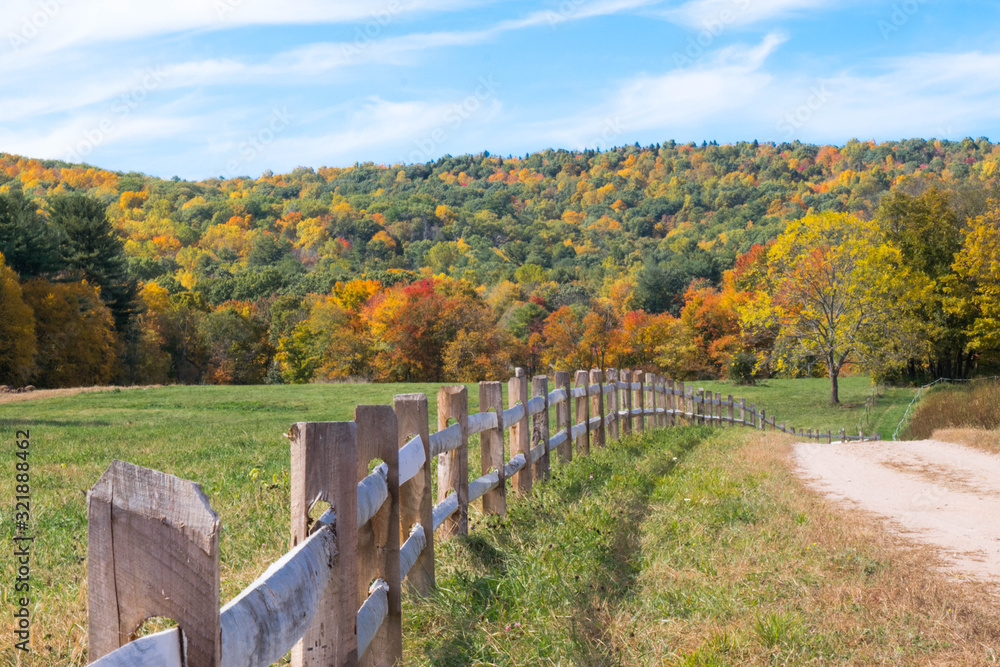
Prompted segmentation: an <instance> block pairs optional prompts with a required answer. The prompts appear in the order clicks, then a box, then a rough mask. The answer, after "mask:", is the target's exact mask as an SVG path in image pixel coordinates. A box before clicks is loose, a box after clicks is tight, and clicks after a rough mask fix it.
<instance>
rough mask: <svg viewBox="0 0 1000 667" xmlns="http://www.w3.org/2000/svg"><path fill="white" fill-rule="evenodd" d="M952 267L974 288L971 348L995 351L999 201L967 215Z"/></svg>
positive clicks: (999, 315) (999, 325)
mask: <svg viewBox="0 0 1000 667" xmlns="http://www.w3.org/2000/svg"><path fill="white" fill-rule="evenodd" d="M954 269H955V273H956V274H958V277H959V279H960V280H962V281H965V282H966V283H967V284H971V285H972V286H973V287H972V289H973V290H974V293H973V294H972V295H971V299H970V300H971V301H972V303H973V306H974V309H975V310H974V314H973V317H974V321H973V322H972V326H971V328H970V331H969V335H970V341H969V345H970V347H971V348H972V349H973V350H975V351H977V352H979V353H983V352H987V351H990V350H996V349H997V347H998V346H1000V201H997V200H995V199H992V200H990V202H989V205H988V207H987V211H986V213H984V214H983V215H979V216H976V217H974V218H969V221H968V226H967V228H966V232H965V239H964V242H963V243H962V249H961V250H960V251H959V253H958V255H957V256H956V257H955V264H954Z"/></svg>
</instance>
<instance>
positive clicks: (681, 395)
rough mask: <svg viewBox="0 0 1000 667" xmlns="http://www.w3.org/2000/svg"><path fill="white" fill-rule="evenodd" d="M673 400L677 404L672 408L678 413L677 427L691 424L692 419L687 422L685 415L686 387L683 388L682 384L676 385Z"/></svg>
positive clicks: (686, 406) (686, 405) (686, 410)
mask: <svg viewBox="0 0 1000 667" xmlns="http://www.w3.org/2000/svg"><path fill="white" fill-rule="evenodd" d="M674 400H676V401H677V404H676V405H675V406H674V407H675V408H676V409H677V411H678V414H677V425H678V426H686V425H688V424H693V423H694V420H693V419H692V420H691V421H690V422H689V421H688V418H687V414H686V413H687V412H688V396H687V387H685V386H684V383H683V382H678V383H677V393H676V394H675V395H674Z"/></svg>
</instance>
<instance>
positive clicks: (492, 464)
mask: <svg viewBox="0 0 1000 667" xmlns="http://www.w3.org/2000/svg"><path fill="white" fill-rule="evenodd" d="M490 410H492V411H493V412H495V413H496V415H497V427H496V428H495V429H489V430H488V431H483V432H482V433H481V434H480V435H479V444H480V452H481V455H480V460H481V461H482V464H481V465H480V470H481V473H480V474H483V475H485V474H487V473H489V471H490V470H496V471H497V477H498V478H499V480H500V483H499V484H497V487H496V488H495V489H493V490H492V491H487V492H486V493H485V494H484V495H483V512H485V513H486V514H500V515H503V514H506V513H507V484H506V482H505V480H504V474H503V469H504V464H505V463H507V460H506V457H505V456H504V446H503V429H504V426H503V385H501V384H500V383H499V382H480V383H479V411H480V412H489V411H490Z"/></svg>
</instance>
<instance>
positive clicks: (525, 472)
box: [507, 368, 531, 495]
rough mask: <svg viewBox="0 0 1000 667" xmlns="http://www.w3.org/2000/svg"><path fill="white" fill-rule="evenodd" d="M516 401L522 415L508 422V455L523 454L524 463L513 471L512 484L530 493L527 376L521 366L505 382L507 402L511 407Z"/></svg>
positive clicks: (519, 490) (521, 490)
mask: <svg viewBox="0 0 1000 667" xmlns="http://www.w3.org/2000/svg"><path fill="white" fill-rule="evenodd" d="M518 403H522V404H524V416H523V417H521V419H519V420H518V421H516V422H514V423H513V424H510V425H509V426H510V455H511V457H514V456H517V455H518V454H524V461H525V464H524V466H522V468H521V469H520V470H519V471H517V472H516V473H514V477H513V486H514V488H515V489H517V492H518V493H522V494H525V495H527V494H529V493H531V466H530V465H528V461H529V460H531V452H530V451H529V450H530V449H531V434H530V433H529V431H528V423H529V422H528V378H527V376H526V375H525V374H524V369H523V368H515V369H514V377H512V378H511V379H510V381H509V382H508V383H507V404H508V407H511V408H513V407H514V406H516V405H517V404H518Z"/></svg>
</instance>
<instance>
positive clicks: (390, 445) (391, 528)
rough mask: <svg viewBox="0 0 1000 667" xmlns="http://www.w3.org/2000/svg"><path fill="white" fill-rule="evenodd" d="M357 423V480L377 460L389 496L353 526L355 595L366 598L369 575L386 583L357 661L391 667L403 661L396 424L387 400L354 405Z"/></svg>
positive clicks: (376, 666)
mask: <svg viewBox="0 0 1000 667" xmlns="http://www.w3.org/2000/svg"><path fill="white" fill-rule="evenodd" d="M354 423H355V424H357V427H358V456H357V459H358V469H357V482H360V481H361V480H363V479H364V478H365V477H367V476H368V467H369V463H370V462H371V461H372V460H373V459H381V460H382V462H383V463H385V465H386V467H387V468H388V471H387V474H386V486H387V487H388V489H389V497H388V498H387V499H386V501H385V502H384V503H382V507H381V508H379V510H378V512H376V513H375V516H373V517H372V518H371V519H370V520H369V521H368V523H366V524H365V525H363V526H358V579H357V586H358V599H359V600H365V599H367V598H368V587H369V586H370V585H371V582H372V581H373V580H374V579H384V580H385V582H386V583H387V584H388V585H389V590H388V591H387V594H386V596H387V598H388V601H389V613H388V614H386V617H385V620H384V621H383V622H382V625H381V627H379V629H378V631H377V632H376V633H375V637H374V638H373V639H372V641H371V643H370V644H369V645H368V649H367V650H366V651H365V653H364V655H361V656H359V658H360V659H359V664H361V665H372V666H373V667H391V666H392V665H398V664H401V663H402V661H403V612H402V598H401V593H402V585H401V584H402V580H401V579H402V578H401V577H400V572H399V545H400V541H399V538H400V536H399V428H398V425H397V421H396V412H395V411H394V410H393V409H392V406H389V405H359V406H357V407H356V408H355V409H354Z"/></svg>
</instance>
